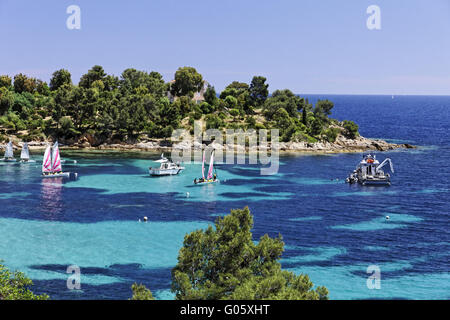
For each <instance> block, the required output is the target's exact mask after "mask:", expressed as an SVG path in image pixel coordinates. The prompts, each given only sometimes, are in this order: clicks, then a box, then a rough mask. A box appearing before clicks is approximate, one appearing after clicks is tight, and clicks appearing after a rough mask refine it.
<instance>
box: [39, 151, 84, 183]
mask: <svg viewBox="0 0 450 320" xmlns="http://www.w3.org/2000/svg"><path fill="white" fill-rule="evenodd" d="M71 175H72V176H73V177H74V178H77V176H78V174H77V173H71V172H63V171H62V166H61V156H60V154H59V145H58V142H55V144H54V145H53V148H51V147H50V146H47V148H46V149H45V153H44V159H43V161H42V177H44V178H59V177H64V178H70V177H71Z"/></svg>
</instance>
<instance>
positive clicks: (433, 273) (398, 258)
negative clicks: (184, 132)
mask: <svg viewBox="0 0 450 320" xmlns="http://www.w3.org/2000/svg"><path fill="white" fill-rule="evenodd" d="M308 98H309V100H310V102H315V101H316V100H317V99H319V98H320V99H325V98H328V99H330V100H332V101H334V102H335V108H334V109H333V117H335V118H337V119H340V120H343V119H350V120H354V121H355V122H356V123H358V124H359V125H360V132H361V134H362V135H363V136H366V137H372V138H383V139H387V140H388V141H393V142H407V143H410V144H414V145H418V146H419V148H418V149H415V150H396V151H392V152H386V153H381V152H378V153H377V157H378V158H379V159H380V160H383V159H384V158H385V157H390V158H391V159H392V160H393V163H394V169H395V173H394V174H393V175H392V176H393V178H392V186H391V187H376V188H374V187H362V186H359V185H347V184H345V183H344V179H345V177H346V176H347V174H348V173H349V172H350V171H352V170H353V169H354V168H355V166H356V165H357V163H358V162H359V161H360V159H361V157H362V154H360V153H357V154H336V155H301V154H298V155H289V156H283V157H281V159H280V161H281V164H280V170H279V173H278V174H277V175H274V176H261V175H260V172H259V167H258V166H255V165H242V164H241V165H237V164H235V165H219V166H218V174H219V178H220V180H221V183H220V184H216V185H207V186H201V187H194V186H192V180H193V179H194V177H198V176H199V174H200V167H201V164H199V163H190V164H189V163H188V164H186V170H185V172H183V173H182V174H180V175H179V176H174V177H167V178H150V177H149V176H148V171H147V168H148V167H149V166H151V165H154V163H152V161H151V160H152V159H157V158H158V156H159V155H156V154H149V153H141V154H123V153H120V152H115V153H97V154H82V153H79V154H76V153H64V152H63V154H62V155H63V158H64V159H68V160H77V161H78V163H77V164H76V165H73V164H66V165H65V167H64V169H65V170H66V171H73V172H78V174H79V179H78V180H77V181H58V180H46V179H44V180H43V179H42V178H41V177H40V164H39V163H36V164H29V165H14V164H13V165H11V164H5V163H3V164H1V165H0V203H1V205H0V259H2V260H3V261H4V262H3V263H4V264H6V265H7V266H8V267H10V268H12V269H18V270H21V271H23V272H25V273H26V274H27V275H28V276H29V277H30V278H32V279H33V282H34V284H35V286H34V287H33V290H34V291H35V292H38V293H42V292H45V293H48V294H49V295H50V297H51V298H53V299H128V298H129V297H130V296H131V289H130V286H131V285H132V284H133V283H134V282H139V283H143V284H145V285H147V286H148V287H149V288H150V289H151V290H152V292H153V293H154V295H155V296H156V297H157V298H159V299H172V298H173V295H172V293H171V292H170V271H171V268H172V267H173V266H174V265H175V264H176V262H177V255H178V250H179V249H180V247H181V245H182V242H183V237H184V235H185V234H186V233H188V232H191V231H193V230H195V229H199V228H206V227H207V226H208V225H209V224H212V223H213V222H214V220H215V219H216V218H217V216H220V215H224V214H226V213H228V212H229V211H230V209H233V208H242V207H244V206H249V208H250V210H251V212H252V213H253V215H254V223H255V225H254V236H255V240H257V239H258V238H259V237H260V236H262V235H264V234H265V233H268V234H269V235H271V236H276V235H278V234H279V233H280V234H282V236H283V239H284V241H285V243H286V248H285V249H286V250H285V252H284V255H283V259H282V265H283V268H286V269H289V270H291V271H293V272H295V273H297V274H299V273H307V274H308V275H309V276H310V277H311V279H312V281H313V282H314V284H316V285H325V286H326V287H328V289H329V291H330V297H331V298H332V299H386V298H395V299H449V298H450V275H449V269H450V268H449V267H450V263H449V261H450V255H449V252H450V250H449V249H450V231H449V229H450V228H449V227H450V224H449V221H450V220H449V219H450V209H449V205H450V200H449V197H450V170H449V163H450V132H449V128H450V97H438V96H432V97H431V96H430V97H425V96H396V97H395V98H394V99H393V98H392V97H391V96H344V95H339V96H330V95H328V96H326V95H323V96H318V95H315V96H313V95H310V96H308ZM41 157H42V155H41V154H34V155H33V158H35V159H36V160H38V161H40V160H41ZM336 179H339V180H336ZM187 192H189V197H187V196H186V193H187ZM387 215H389V216H390V220H386V218H385V217H386V216H387ZM143 216H148V218H149V221H148V222H147V223H144V222H139V221H138V220H139V219H140V218H141V219H142V217H143ZM69 265H77V266H79V267H80V268H81V290H69V289H67V286H66V281H67V278H68V276H69V274H67V273H66V269H67V267H68V266H69ZM371 265H376V266H378V267H379V269H380V272H381V273H380V274H381V281H380V284H381V287H380V289H369V288H368V286H367V278H368V276H369V275H370V274H368V273H367V268H368V267H369V266H371Z"/></svg>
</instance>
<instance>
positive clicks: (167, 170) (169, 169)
mask: <svg viewBox="0 0 450 320" xmlns="http://www.w3.org/2000/svg"><path fill="white" fill-rule="evenodd" d="M155 162H158V163H160V166H159V168H153V167H150V168H148V171H149V173H150V175H151V176H171V175H176V174H179V173H180V172H181V171H183V170H184V167H182V166H180V165H179V164H178V163H173V162H172V161H170V160H169V159H167V158H166V157H164V153H163V154H161V159H159V160H156V161H155Z"/></svg>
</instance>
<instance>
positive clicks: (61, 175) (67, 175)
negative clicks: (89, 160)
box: [42, 172, 78, 179]
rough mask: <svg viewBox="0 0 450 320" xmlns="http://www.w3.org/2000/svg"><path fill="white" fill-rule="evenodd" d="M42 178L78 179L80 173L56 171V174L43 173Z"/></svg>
mask: <svg viewBox="0 0 450 320" xmlns="http://www.w3.org/2000/svg"><path fill="white" fill-rule="evenodd" d="M42 178H45V179H47V178H71V179H77V178H78V173H76V172H61V173H54V174H42Z"/></svg>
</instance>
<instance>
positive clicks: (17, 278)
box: [0, 264, 49, 300]
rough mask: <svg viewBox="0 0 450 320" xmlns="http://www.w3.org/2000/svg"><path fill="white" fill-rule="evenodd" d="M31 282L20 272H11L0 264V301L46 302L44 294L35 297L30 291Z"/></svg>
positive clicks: (46, 297)
mask: <svg viewBox="0 0 450 320" xmlns="http://www.w3.org/2000/svg"><path fill="white" fill-rule="evenodd" d="M32 284H33V282H32V281H31V280H30V279H28V278H27V277H26V276H25V275H24V274H23V273H22V272H18V271H15V272H11V271H9V269H8V268H6V267H5V266H4V265H2V264H0V300H47V299H48V298H49V297H48V296H47V295H45V294H43V295H36V294H34V293H33V292H32V291H30V289H29V288H30V287H31V286H32Z"/></svg>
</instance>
